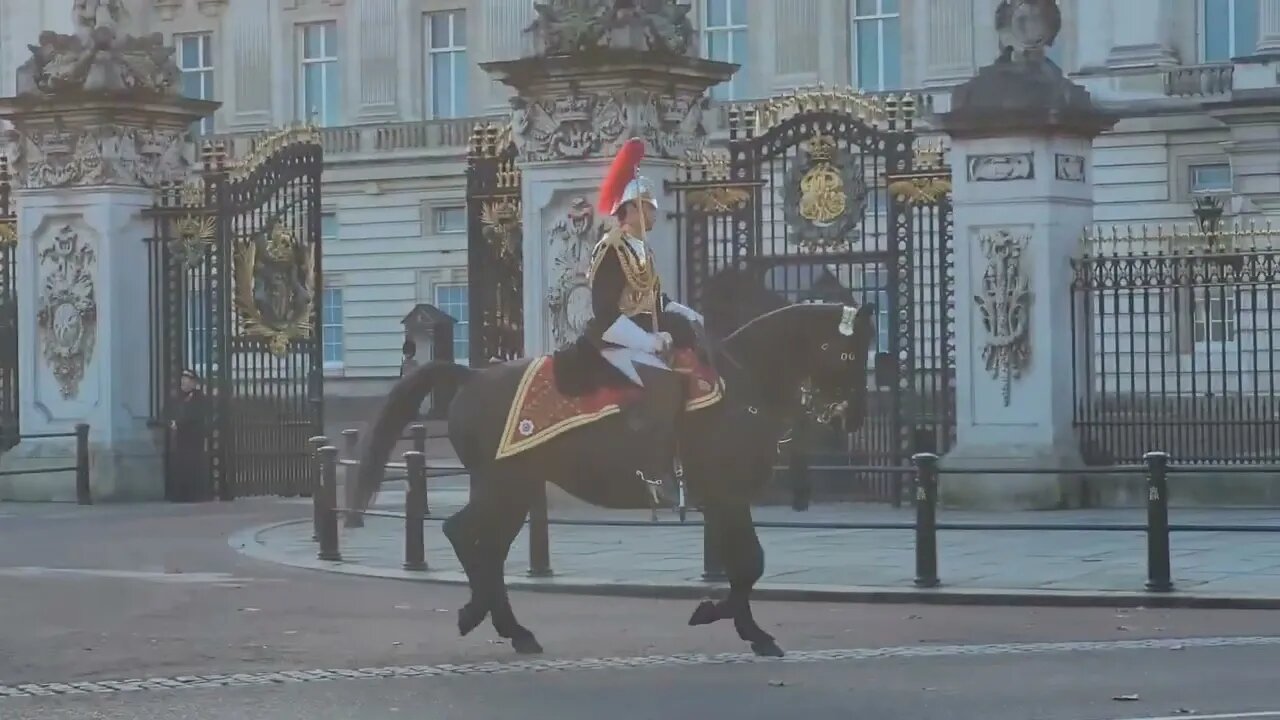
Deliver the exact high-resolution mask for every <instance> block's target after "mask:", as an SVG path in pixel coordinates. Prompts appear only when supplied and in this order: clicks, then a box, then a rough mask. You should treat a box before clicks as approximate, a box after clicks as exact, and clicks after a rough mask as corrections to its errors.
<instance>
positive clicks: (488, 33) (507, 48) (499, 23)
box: [472, 0, 536, 115]
mask: <svg viewBox="0 0 1280 720" xmlns="http://www.w3.org/2000/svg"><path fill="white" fill-rule="evenodd" d="M535 16H536V13H535V12H534V9H533V1H532V0H484V2H483V3H481V4H480V23H479V24H476V25H472V27H478V28H483V35H481V37H480V43H479V45H480V48H479V49H480V53H481V57H480V59H481V60H482V61H499V60H512V59H515V58H518V57H524V56H526V55H528V54H529V52H530V50H531V45H530V42H529V40H528V37H527V35H526V34H525V32H524V31H525V28H527V27H529V24H530V23H532V22H533V19H534V17H535ZM481 80H482V82H481V83H480V84H479V85H478V87H484V88H485V92H484V94H483V95H482V96H481V97H479V98H477V103H476V106H477V107H476V111H477V112H481V113H485V114H490V115H493V114H503V113H506V112H508V111H509V110H510V109H511V106H510V105H509V104H508V103H509V99H510V97H511V91H510V90H509V89H508V88H507V87H505V86H504V85H502V83H500V82H498V81H497V80H495V79H493V78H490V77H488V76H484V75H483V73H482V78H481Z"/></svg>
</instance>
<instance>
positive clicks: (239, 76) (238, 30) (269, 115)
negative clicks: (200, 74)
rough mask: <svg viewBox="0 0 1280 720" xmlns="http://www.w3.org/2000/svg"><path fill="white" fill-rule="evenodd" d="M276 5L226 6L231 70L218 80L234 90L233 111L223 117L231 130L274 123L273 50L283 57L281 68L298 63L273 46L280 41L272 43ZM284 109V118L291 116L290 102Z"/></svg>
mask: <svg viewBox="0 0 1280 720" xmlns="http://www.w3.org/2000/svg"><path fill="white" fill-rule="evenodd" d="M275 7H276V5H275V4H274V3H271V2H253V3H232V4H231V6H230V7H229V8H228V9H227V19H226V28H227V31H226V32H227V35H228V37H227V38H226V39H225V40H224V41H223V43H224V46H225V47H226V49H227V54H226V58H227V64H228V65H229V66H230V67H229V70H230V72H228V73H226V74H225V75H223V76H222V77H220V78H218V79H217V80H218V82H219V83H220V84H221V87H223V88H229V89H231V93H230V102H229V107H228V108H227V109H228V110H229V111H230V112H224V113H223V114H222V116H221V117H222V119H223V121H224V122H226V124H227V126H228V129H230V130H233V131H238V132H245V131H253V130H265V129H267V128H269V127H271V126H272V125H273V124H274V117H275V115H276V113H275V111H274V105H273V98H272V93H273V92H274V91H273V89H272V80H273V78H275V75H274V74H273V73H272V54H273V52H280V55H281V58H280V59H281V60H282V61H283V62H284V64H283V65H282V66H281V67H286V68H290V72H292V69H293V68H294V67H296V63H294V62H291V61H288V60H287V56H288V55H287V53H284V52H283V51H279V50H278V49H273V48H272V45H273V44H276V45H279V44H281V43H273V42H272V38H273V34H272V33H273V31H274V30H275V29H276V27H277V26H276V25H275V24H274V23H273V9H274V8H275ZM215 72H216V71H215ZM285 85H289V86H291V85H292V84H291V83H285ZM282 92H287V91H282ZM286 97H287V96H286ZM281 101H282V102H287V100H283V99H282V100H281ZM282 108H284V112H283V116H284V117H292V115H291V113H292V112H293V107H292V106H291V105H285V106H282Z"/></svg>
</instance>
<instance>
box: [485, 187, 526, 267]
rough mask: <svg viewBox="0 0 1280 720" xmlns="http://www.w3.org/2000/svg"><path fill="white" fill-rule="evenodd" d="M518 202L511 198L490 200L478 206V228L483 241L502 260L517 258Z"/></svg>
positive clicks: (518, 255) (519, 241) (518, 236)
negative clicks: (491, 247) (479, 227)
mask: <svg viewBox="0 0 1280 720" xmlns="http://www.w3.org/2000/svg"><path fill="white" fill-rule="evenodd" d="M520 224H521V218H520V201H519V200H516V199H513V198H502V199H500V200H491V201H488V202H486V203H485V204H484V205H482V206H480V226H481V228H482V230H481V232H482V233H483V234H484V238H485V240H486V241H487V242H488V243H489V244H490V245H491V246H493V248H494V249H495V250H496V251H497V253H498V255H499V256H501V257H504V258H519V257H520V256H521V250H522V249H521V247H520V243H521V242H522V240H523V238H522V237H521V234H520Z"/></svg>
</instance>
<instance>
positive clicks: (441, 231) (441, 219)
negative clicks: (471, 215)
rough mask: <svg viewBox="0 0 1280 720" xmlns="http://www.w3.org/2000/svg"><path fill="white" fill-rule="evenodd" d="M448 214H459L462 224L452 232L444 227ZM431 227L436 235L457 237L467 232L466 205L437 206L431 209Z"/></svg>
mask: <svg viewBox="0 0 1280 720" xmlns="http://www.w3.org/2000/svg"><path fill="white" fill-rule="evenodd" d="M449 212H457V213H459V215H460V217H461V219H462V224H461V226H459V227H457V228H454V229H452V230H450V229H448V228H447V227H446V223H445V218H446V217H447V216H448V213H449ZM431 217H432V227H434V228H435V234H436V235H459V234H462V233H465V232H466V231H467V206H466V205H437V206H435V207H433V208H431Z"/></svg>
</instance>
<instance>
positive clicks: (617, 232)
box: [587, 226, 627, 279]
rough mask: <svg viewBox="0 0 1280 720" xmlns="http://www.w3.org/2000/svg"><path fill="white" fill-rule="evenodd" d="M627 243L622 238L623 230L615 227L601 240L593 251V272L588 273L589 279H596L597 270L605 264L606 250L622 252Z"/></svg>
mask: <svg viewBox="0 0 1280 720" xmlns="http://www.w3.org/2000/svg"><path fill="white" fill-rule="evenodd" d="M626 244H627V241H626V240H624V239H623V237H622V228H620V227H616V226H615V227H613V228H612V229H610V230H609V232H607V233H605V234H604V237H602V238H600V242H598V243H596V246H595V247H594V248H592V249H591V270H589V271H588V272H587V278H589V279H591V278H595V276H596V269H597V268H599V267H600V263H602V262H604V258H605V251H606V250H615V251H617V250H621V249H622V247H623V246H624V245H626Z"/></svg>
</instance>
